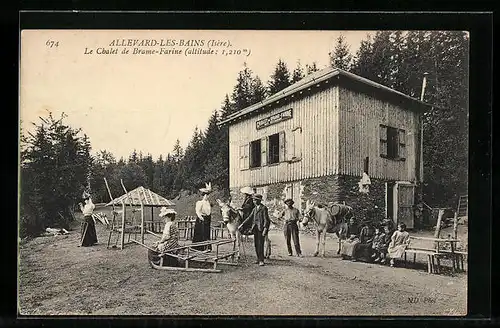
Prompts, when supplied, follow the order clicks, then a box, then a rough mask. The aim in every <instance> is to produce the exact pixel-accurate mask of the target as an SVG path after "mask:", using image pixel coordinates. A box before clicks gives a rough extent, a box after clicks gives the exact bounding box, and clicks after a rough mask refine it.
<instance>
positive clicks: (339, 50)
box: [329, 34, 352, 71]
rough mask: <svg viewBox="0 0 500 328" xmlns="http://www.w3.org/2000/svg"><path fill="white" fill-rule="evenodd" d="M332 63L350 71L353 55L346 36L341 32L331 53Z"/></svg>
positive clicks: (333, 65)
mask: <svg viewBox="0 0 500 328" xmlns="http://www.w3.org/2000/svg"><path fill="white" fill-rule="evenodd" d="M329 56H330V65H332V67H336V68H340V69H343V70H346V71H348V70H349V69H350V67H351V61H352V56H351V52H350V50H349V45H348V44H347V42H346V40H345V37H344V36H343V35H342V34H340V35H339V37H338V38H337V40H336V42H335V47H334V49H333V51H332V52H330V53H329Z"/></svg>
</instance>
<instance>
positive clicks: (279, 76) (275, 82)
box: [267, 59, 291, 95]
mask: <svg viewBox="0 0 500 328" xmlns="http://www.w3.org/2000/svg"><path fill="white" fill-rule="evenodd" d="M290 84H291V79H290V72H289V71H288V68H287V66H286V64H285V62H283V61H282V60H281V59H279V60H278V63H277V64H276V67H275V68H274V73H273V74H272V75H271V78H270V80H269V81H268V83H267V85H268V87H267V88H268V90H269V94H270V95H273V94H275V93H277V92H279V91H281V90H283V89H285V88H286V87H288V86H289V85H290Z"/></svg>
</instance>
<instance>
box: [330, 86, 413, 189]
mask: <svg viewBox="0 0 500 328" xmlns="http://www.w3.org/2000/svg"><path fill="white" fill-rule="evenodd" d="M339 106H340V108H339V120H340V122H339V123H338V125H339V127H340V128H339V138H340V142H339V145H340V146H339V161H340V163H339V173H340V174H346V175H355V176H361V175H362V172H363V160H364V159H365V157H369V165H368V175H369V176H370V177H373V178H378V179H386V180H400V181H414V180H415V176H416V169H417V168H416V162H415V160H416V156H415V155H416V151H417V150H418V149H419V145H418V133H419V130H418V120H419V116H418V114H417V113H415V112H413V111H410V110H408V109H404V108H403V107H402V106H398V105H396V104H393V103H389V102H387V101H383V100H379V99H376V98H374V97H372V96H370V95H367V94H364V93H359V92H356V91H353V90H350V89H347V88H344V87H342V86H340V87H339ZM380 124H384V125H387V126H391V127H394V128H398V129H404V130H405V132H406V147H405V148H406V156H405V158H406V160H405V161H396V160H391V159H386V158H383V157H381V156H380V144H379V142H380V135H379V126H380Z"/></svg>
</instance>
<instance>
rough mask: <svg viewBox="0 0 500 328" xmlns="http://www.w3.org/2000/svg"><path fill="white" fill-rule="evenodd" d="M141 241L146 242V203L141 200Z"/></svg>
mask: <svg viewBox="0 0 500 328" xmlns="http://www.w3.org/2000/svg"><path fill="white" fill-rule="evenodd" d="M141 243H143V244H144V204H142V201H141Z"/></svg>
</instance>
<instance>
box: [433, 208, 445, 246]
mask: <svg viewBox="0 0 500 328" xmlns="http://www.w3.org/2000/svg"><path fill="white" fill-rule="evenodd" d="M443 215H444V209H442V208H440V209H439V212H438V218H437V222H436V230H435V231H434V238H439V234H440V233H441V219H442V217H443ZM434 247H437V243H434Z"/></svg>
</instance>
